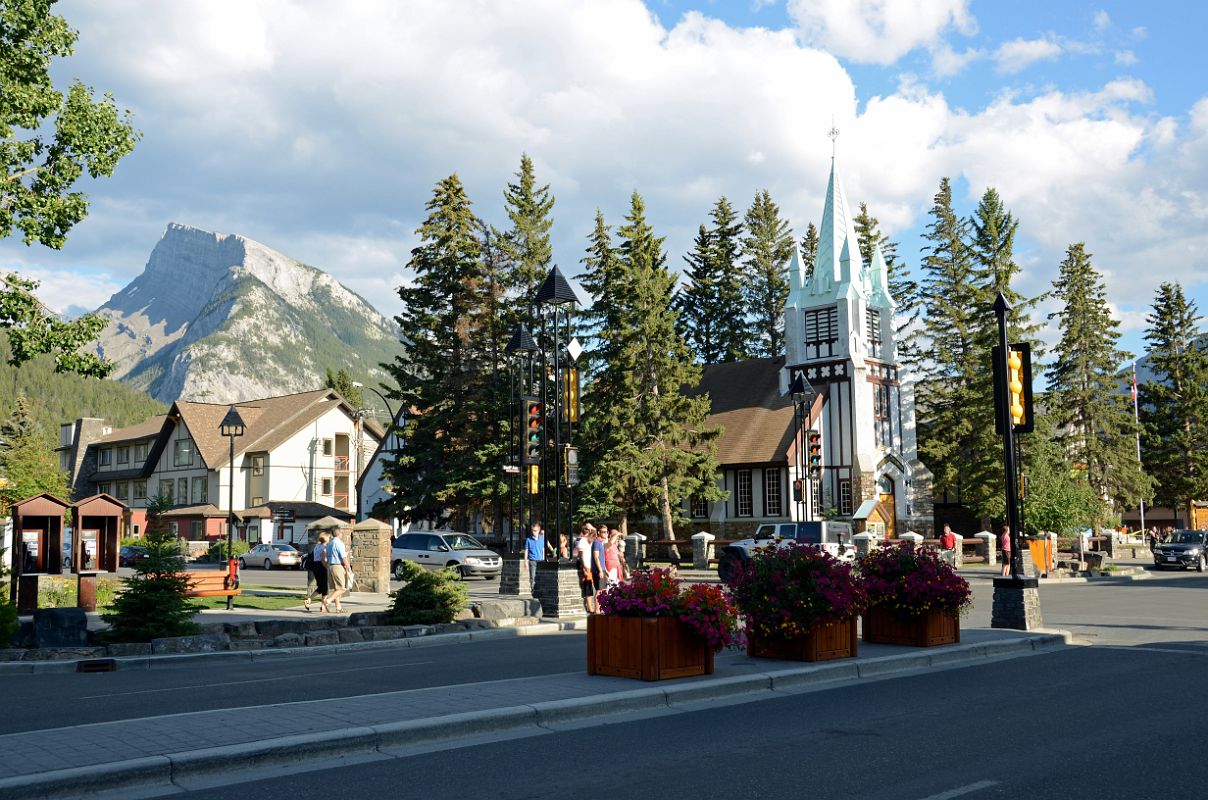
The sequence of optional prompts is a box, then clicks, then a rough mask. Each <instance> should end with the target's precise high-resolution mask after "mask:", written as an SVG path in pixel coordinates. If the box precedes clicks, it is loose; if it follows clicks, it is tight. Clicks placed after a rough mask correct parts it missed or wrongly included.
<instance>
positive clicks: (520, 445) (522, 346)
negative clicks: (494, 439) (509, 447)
mask: <svg viewBox="0 0 1208 800" xmlns="http://www.w3.org/2000/svg"><path fill="white" fill-rule="evenodd" d="M503 352H504V353H505V354H507V355H509V356H510V355H518V356H523V357H524V358H525V359H527V361H528V362H529V365H530V370H529V371H530V372H531V371H532V369H531V364H532V360H533V353H535V352H537V343H536V342H535V341H533V337H532V335H531V334H529V332H528V331H527V330H525V329H524V326H523V325H517V326H516V328H515V330H513V331H512V338H511V339H510V340H509V341H508V343H507V346H506V347H504V348H503ZM516 365H518V366H519V367H520V380H519V381H517V380H516V377H515V371H514V369H513V365H511V364H509V366H508V378H509V380H510V382H511V391H510V392H509V394H508V404H509V406H510V407H511V410H510V411H509V412H508V419H509V420H511V419H512V418H513V417H512V415H513V414H515V420H516V425H515V434H516V435H515V438H514V440H513V442H514V443H515V445H516V447H515V450H513V451H512V455H511V456H510V458H512V459H514V463H512V464H510V465H509V466H515V467H516V469H517V470H522V469H523V467H522V464H523V462H524V458H523V456H522V451H523V449H524V434H523V431H522V428H523V427H524V418H523V412H522V411H521V409H520V404H518V403H517V402H516V395H517V392H516V384H517V383H519V384H520V387H519V394H520V395H525V394H527V393H528V392H529V391H532V388H531V387H530V388H529V389H528V391H526V390H525V380H524V369H523V365H521V364H519V359H517V361H516ZM530 380H531V375H530ZM509 476H510V477H512V478H513V479H514V480H510V481H509V482H508V485H509V487H511V486H515V487H516V516H517V519H516V521H515V527H518V528H519V529H520V537H519V538H520V539H521V540H523V539H524V537H525V535H526V531H527V526H526V525H525V521H524V488H525V487H524V473H523V472H522V471H518V472H516V473H510V472H509Z"/></svg>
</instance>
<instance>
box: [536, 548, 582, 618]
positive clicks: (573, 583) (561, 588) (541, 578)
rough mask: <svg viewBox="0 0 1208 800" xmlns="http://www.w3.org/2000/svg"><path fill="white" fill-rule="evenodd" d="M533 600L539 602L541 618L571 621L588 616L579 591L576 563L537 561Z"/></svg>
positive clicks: (577, 564) (571, 561)
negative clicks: (535, 599) (534, 598)
mask: <svg viewBox="0 0 1208 800" xmlns="http://www.w3.org/2000/svg"><path fill="white" fill-rule="evenodd" d="M533 596H534V597H536V598H537V599H538V600H540V601H541V616H543V617H551V618H553V619H574V618H576V617H585V616H587V610H586V609H585V608H584V607H583V595H582V593H581V592H580V591H579V562H578V561H576V560H574V559H567V560H566V561H538V562H537V582H536V584H535V585H534V586H533Z"/></svg>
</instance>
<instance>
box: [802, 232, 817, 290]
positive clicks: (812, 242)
mask: <svg viewBox="0 0 1208 800" xmlns="http://www.w3.org/2000/svg"><path fill="white" fill-rule="evenodd" d="M817 261H818V228H816V227H815V226H814V223H812V222H811V223H810V224H809V225H807V226H806V228H805V235H804V236H802V237H801V263H802V264H803V265H804V266H805V277H806V280H809V279H810V278H813V277H814V264H815V263H817Z"/></svg>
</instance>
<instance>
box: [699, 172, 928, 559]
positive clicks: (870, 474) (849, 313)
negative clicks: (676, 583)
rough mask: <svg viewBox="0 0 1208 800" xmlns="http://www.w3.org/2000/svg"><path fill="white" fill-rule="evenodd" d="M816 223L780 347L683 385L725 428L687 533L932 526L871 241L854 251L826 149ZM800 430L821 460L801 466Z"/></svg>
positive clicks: (887, 298) (906, 385)
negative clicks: (799, 399)
mask: <svg viewBox="0 0 1208 800" xmlns="http://www.w3.org/2000/svg"><path fill="white" fill-rule="evenodd" d="M818 233H819V238H820V241H819V246H818V253H817V257H816V259H815V266H814V269H813V272H812V273H810V272H809V271H808V270H807V269H806V264H805V261H804V259H803V258H802V256H801V253H800V250H799V249H798V250H796V251H795V252H794V254H793V258H792V261H791V262H790V266H789V283H790V290H789V295H788V300H787V302H786V304H785V308H784V340H785V352H784V353H783V354H781V355H779V356H777V357H776V358H763V359H747V360H743V361H737V362H730V363H725V364H713V365H708V366H706V367H704V370H703V375H702V378H701V383H700V387H699V389H698V390H697V391H696V392H694V394H695V393H703V392H708V393H709V397H710V401H711V415H710V418H709V424H710V425H720V426H722V427H723V428H724V433H723V434H722V436H721V439H720V441H719V443H718V458H719V461H720V463H721V474H720V475H719V477H718V486H719V488H721V489H722V490H723V491H725V492H726V493H727V498H726V499H724V500H720V501H717V502H707V501H704V500H698V501H694V502H691V503H689V504H688V505H689V508H687V509H685V510H686V511H687V513H688V516H689V517H690V518H691V520H692V522H691V528H692V530H694V531H695V530H706V531H709V532H711V533H713V534H715V535H718V536H721V537H724V538H734V537H736V536H739V535H745V534H747V533H750V532H751V531H753V530H754V528H755V527H756V526H757V525H759V524H762V523H765V522H787V521H791V520H798V519H821V518H823V516H826V517H828V518H832V519H839V520H847V521H852V522H854V523H855V527H856V529H857V530H865V529H868V530H873V531H877V532H879V533H880V534H882V535H884V536H887V537H892V536H894V535H895V534H896V533H900V532H903V531H906V530H911V531H915V532H918V533H922V534H924V535H930V534H931V532H932V531H933V527H934V523H933V519H932V500H931V473H930V472H929V471H928V470H927V468H926V467H925V466H924V465H923V464H922V462H920V461H919V458H918V445H917V441H916V438H915V433H916V431H915V412H914V394H913V391H912V381H911V377H910V376H909V375H907V374H906V373H905V371H904V369H903V367H902V365H901V363H900V362H899V361H898V359H897V342H896V326H895V324H894V308H895V304H894V299H893V297H892V296H891V295H890V293H889V279H888V270H887V267H886V264H885V259H884V256H883V255H882V253H881V251H880V248H875V249H874V250H873V252H872V253H868V254H865V255H866V256H867V259H865V258H862V257H861V253H860V249H859V244H858V241H859V239H858V237H857V234H856V230H855V225H854V222H853V217H852V214H851V209H850V208H849V207H848V204H847V197H846V195H845V193H844V190H843V184H842V181H841V180H840V177H839V169H838V165H837V163H836V162H835V161H834V159H833V158H832V162H831V173H830V181H829V184H828V185H827V189H826V199H825V203H824V205H823V211H822V224H821V227H820V228H819V231H818ZM866 261H867V266H865V264H866ZM798 373H800V374H801V375H803V377H804V378H805V380H806V381H808V387H809V388H810V389H812V390H813V392H816V395H815V396H814V398H813V401H812V404H811V405H809V407H808V409H809V411H808V422H807V423H806V424H804V425H802V426H801V428H802V431H799V430H798V425H797V424H796V420H795V413H794V401H793V396H792V393H791V392H790V387H791V386H792V385H793V382H794V378H795V377H796V376H797V374H798ZM808 429H813V430H816V431H818V432H819V433H820V434H821V448H822V458H821V469H820V471H818V472H812V471H811V470H809V469H808V467H807V468H806V469H805V473H806V474H800V472H801V469H800V468H799V466H798V465H799V464H804V463H805V459H804V458H802V457H800V455H799V451H800V450H801V449H802V448H804V447H805V446H806V443H805V441H804V433H803V431H804V430H808ZM798 480H800V481H801V483H797V481H798ZM806 482H808V485H807V484H806ZM797 488H800V490H801V491H799V492H798V491H795V490H796V489H797Z"/></svg>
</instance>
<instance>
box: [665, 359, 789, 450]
mask: <svg viewBox="0 0 1208 800" xmlns="http://www.w3.org/2000/svg"><path fill="white" fill-rule="evenodd" d="M783 366H784V357H783V356H781V357H777V358H748V359H744V360H742V361H731V362H729V363H726V364H709V365H707V366H705V367H704V368H703V370H702V371H701V379H700V384H699V385H698V386H697V388H696V389H694V390H691V391H688V392H685V394H687V395H689V396H698V395H701V394H704V393H705V392H708V394H709V420H708V425H710V426H713V425H720V426H722V428H724V430H723V431H722V435H721V437H720V438H719V440H718V442H717V460H718V463H720V464H722V465H723V466H730V465H740V464H776V463H780V464H783V463H785V462H786V461H787V455H786V454H787V453H788V449H789V446H790V445H791V444H792V442H793V399H792V398H791V397H790V396H788V395H782V394H781V393H780V369H781V367H783Z"/></svg>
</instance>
